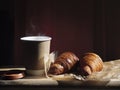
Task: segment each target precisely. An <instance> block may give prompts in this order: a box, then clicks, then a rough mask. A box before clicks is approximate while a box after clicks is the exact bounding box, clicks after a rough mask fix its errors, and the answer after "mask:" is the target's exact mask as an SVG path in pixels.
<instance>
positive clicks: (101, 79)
mask: <svg viewBox="0 0 120 90" xmlns="http://www.w3.org/2000/svg"><path fill="white" fill-rule="evenodd" d="M11 69H16V68H5V67H4V68H0V71H7V70H11ZM18 69H19V70H25V68H17V70H18ZM0 85H1V86H5V85H14V86H15V85H19V86H20V85H21V86H25V85H27V86H31V85H32V86H59V85H63V86H105V87H106V86H114V87H119V86H120V59H118V60H112V61H109V62H104V68H103V70H102V71H101V72H97V73H93V74H92V75H89V76H87V78H86V79H84V80H77V79H76V78H74V75H73V74H63V75H58V76H52V77H50V78H44V77H38V76H34V77H33V76H32V77H30V76H26V77H24V78H22V79H17V80H2V79H1V80H0Z"/></svg>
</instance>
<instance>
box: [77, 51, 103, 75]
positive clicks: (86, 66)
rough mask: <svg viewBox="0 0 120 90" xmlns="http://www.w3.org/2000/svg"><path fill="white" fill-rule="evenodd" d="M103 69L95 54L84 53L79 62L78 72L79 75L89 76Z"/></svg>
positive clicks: (98, 57)
mask: <svg viewBox="0 0 120 90" xmlns="http://www.w3.org/2000/svg"><path fill="white" fill-rule="evenodd" d="M102 69H103V61H102V59H101V58H100V56H99V55H97V54H95V53H85V54H84V55H83V57H82V59H81V60H80V63H79V68H78V72H79V74H81V75H90V74H92V73H93V72H99V71H101V70H102Z"/></svg>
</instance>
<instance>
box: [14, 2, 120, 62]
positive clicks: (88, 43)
mask: <svg viewBox="0 0 120 90" xmlns="http://www.w3.org/2000/svg"><path fill="white" fill-rule="evenodd" d="M119 24H120V5H119V1H117V0H16V1H15V43H14V45H15V49H14V53H15V63H17V64H18V63H20V61H21V55H22V52H23V51H22V45H21V41H20V38H21V37H23V36H30V35H48V36H51V37H52V42H51V52H52V51H58V53H62V52H64V51H72V52H74V53H76V54H77V56H78V57H80V56H81V55H82V54H83V53H85V52H95V53H97V54H99V55H100V56H101V57H102V58H103V59H104V61H105V60H113V59H118V58H120V50H119V46H120V42H119V38H120V36H119V33H120V30H119Z"/></svg>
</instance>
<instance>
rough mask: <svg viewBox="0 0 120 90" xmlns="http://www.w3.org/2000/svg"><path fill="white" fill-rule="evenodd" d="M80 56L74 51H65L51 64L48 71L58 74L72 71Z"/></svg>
mask: <svg viewBox="0 0 120 90" xmlns="http://www.w3.org/2000/svg"><path fill="white" fill-rule="evenodd" d="M78 61H79V58H78V57H77V56H76V55H75V54H74V53H72V52H64V53H62V54H61V55H60V56H59V57H57V58H56V60H55V62H54V63H53V64H52V65H51V66H50V69H49V71H48V73H51V74H54V75H58V74H62V73H65V72H68V71H70V70H71V69H72V68H73V67H74V66H75V64H76V63H77V62H78Z"/></svg>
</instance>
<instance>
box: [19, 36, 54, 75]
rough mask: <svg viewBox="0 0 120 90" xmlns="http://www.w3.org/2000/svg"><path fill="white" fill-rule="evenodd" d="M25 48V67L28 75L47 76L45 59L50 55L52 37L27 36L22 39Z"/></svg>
mask: <svg viewBox="0 0 120 90" xmlns="http://www.w3.org/2000/svg"><path fill="white" fill-rule="evenodd" d="M20 39H21V40H22V46H23V54H22V55H23V65H24V66H25V67H26V72H27V74H28V75H34V76H36V75H39V76H44V75H45V66H44V62H45V61H44V57H45V56H49V54H50V43H51V39H52V38H51V37H48V36H26V37H22V38H20Z"/></svg>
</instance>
